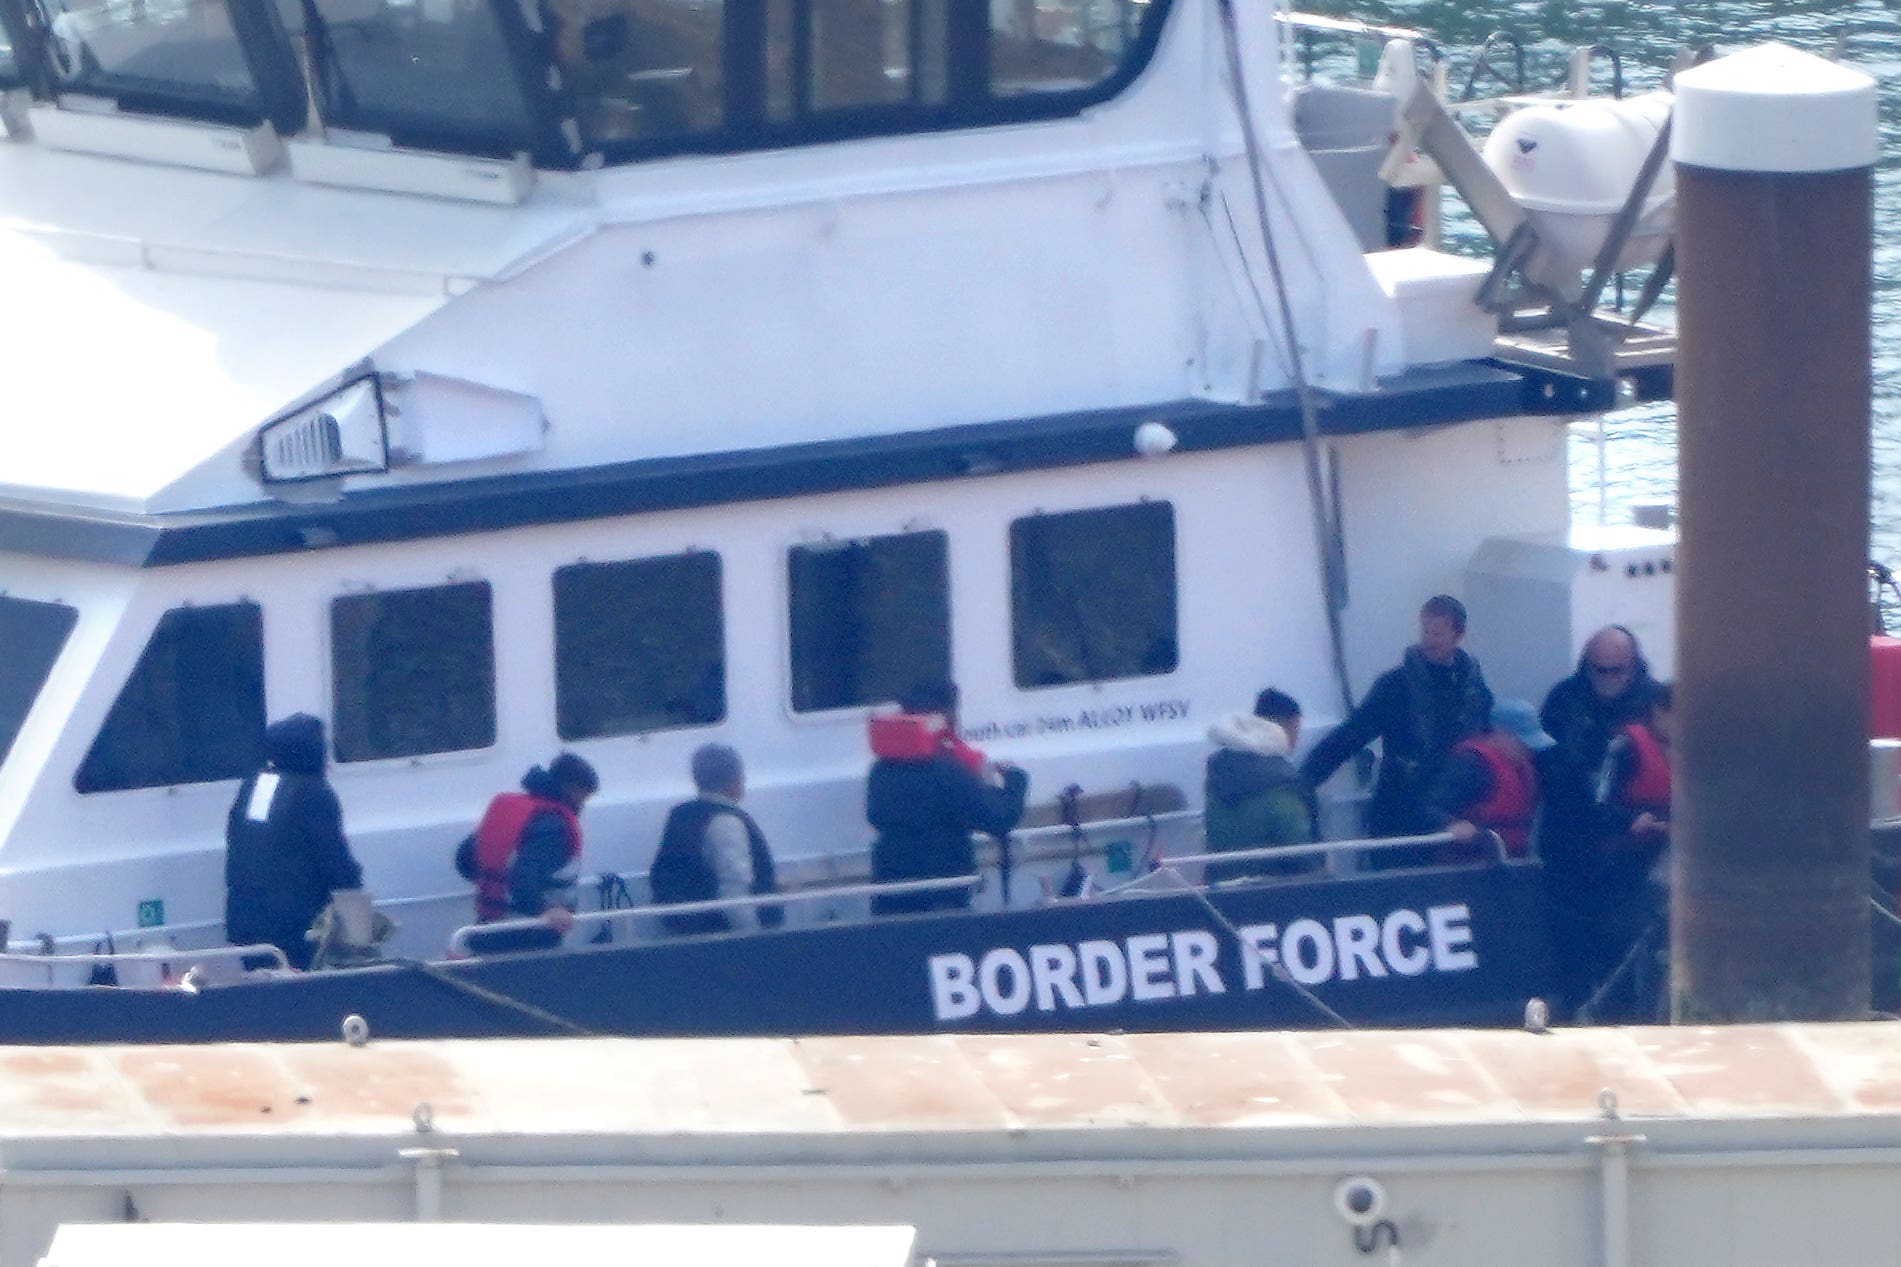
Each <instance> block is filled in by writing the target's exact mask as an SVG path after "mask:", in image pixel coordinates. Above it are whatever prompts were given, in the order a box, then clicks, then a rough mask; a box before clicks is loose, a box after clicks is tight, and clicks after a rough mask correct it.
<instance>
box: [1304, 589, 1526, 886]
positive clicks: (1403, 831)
mask: <svg viewBox="0 0 1901 1267" xmlns="http://www.w3.org/2000/svg"><path fill="white" fill-rule="evenodd" d="M1464 637H1465V605H1464V604H1463V603H1461V602H1460V601H1459V600H1458V599H1456V598H1453V597H1451V596H1450V595H1447V594H1437V595H1434V596H1433V597H1432V598H1429V599H1427V600H1426V603H1425V606H1423V607H1421V608H1420V609H1419V642H1418V644H1417V645H1415V646H1411V647H1408V648H1406V654H1405V657H1404V658H1403V659H1402V660H1401V662H1400V664H1399V667H1398V668H1394V669H1388V670H1387V671H1386V672H1385V673H1382V674H1380V676H1379V677H1378V678H1377V679H1376V680H1375V681H1374V683H1373V689H1372V690H1370V691H1368V692H1367V693H1366V697H1365V698H1364V699H1362V700H1361V701H1360V706H1359V707H1358V708H1356V709H1354V710H1353V712H1352V713H1351V714H1349V715H1348V717H1347V719H1346V720H1345V721H1343V722H1341V723H1340V724H1339V725H1338V726H1336V727H1335V728H1334V730H1333V732H1332V733H1331V734H1329V735H1328V736H1327V737H1326V738H1325V739H1322V740H1321V741H1320V742H1319V743H1318V744H1316V745H1315V746H1314V750H1313V751H1312V752H1310V753H1308V754H1307V759H1306V760H1305V761H1303V762H1301V765H1300V772H1301V774H1302V776H1304V777H1305V778H1306V780H1307V784H1308V786H1309V787H1314V788H1318V787H1319V786H1320V785H1321V784H1322V783H1324V782H1326V781H1327V778H1328V776H1330V775H1331V774H1332V773H1333V772H1334V771H1335V770H1337V769H1339V768H1340V766H1341V765H1342V764H1343V763H1344V762H1345V761H1346V760H1347V758H1349V757H1351V756H1352V755H1353V754H1354V753H1356V752H1358V751H1359V750H1360V749H1362V748H1364V747H1366V746H1367V745H1368V744H1370V743H1372V742H1373V741H1374V740H1375V739H1378V740H1379V741H1380V771H1379V777H1378V779H1377V780H1376V781H1375V782H1374V784H1373V799H1372V803H1371V804H1369V805H1368V806H1367V823H1366V826H1367V830H1368V831H1369V832H1370V833H1371V834H1372V835H1375V836H1412V835H1423V834H1425V833H1428V832H1430V831H1432V830H1433V829H1434V828H1433V820H1432V818H1431V816H1430V815H1429V814H1428V813H1427V812H1426V809H1425V798H1426V793H1427V791H1428V789H1430V788H1431V787H1432V785H1433V781H1434V780H1435V779H1437V778H1438V776H1439V771H1440V768H1441V767H1442V766H1443V765H1444V764H1445V760H1446V754H1447V753H1449V752H1451V751H1452V746H1453V745H1454V744H1456V743H1458V742H1459V741H1460V740H1461V739H1464V738H1466V737H1467V736H1469V735H1476V734H1479V733H1481V732H1482V731H1484V730H1485V729H1486V728H1487V726H1488V725H1489V724H1490V719H1491V716H1492V691H1491V688H1490V687H1488V686H1486V685H1485V674H1484V673H1483V672H1482V671H1481V670H1480V669H1479V662H1478V661H1477V660H1475V659H1473V658H1472V657H1471V656H1470V655H1467V654H1466V653H1465V652H1464V651H1463V650H1461V649H1460V647H1459V640H1460V639H1462V638H1464ZM1388 861H1389V863H1390V862H1391V861H1394V860H1391V859H1389V860H1388Z"/></svg>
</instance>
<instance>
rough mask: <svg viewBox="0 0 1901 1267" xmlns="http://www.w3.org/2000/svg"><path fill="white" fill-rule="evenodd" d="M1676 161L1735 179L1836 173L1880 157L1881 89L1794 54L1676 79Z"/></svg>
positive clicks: (1741, 58)
mask: <svg viewBox="0 0 1901 1267" xmlns="http://www.w3.org/2000/svg"><path fill="white" fill-rule="evenodd" d="M1676 93H1677V107H1676V118H1675V121H1674V122H1673V123H1672V124H1671V131H1670V157H1671V158H1672V159H1674V160H1675V161H1677V162H1679V163H1687V164H1689V165H1690V166H1692V167H1709V168H1714V169H1716V170H1718V171H1729V172H1838V171H1846V170H1850V169H1853V168H1858V167H1872V166H1873V165H1874V162H1875V159H1876V157H1877V156H1878V154H1879V152H1880V136H1879V133H1878V130H1877V120H1876V114H1875V81H1874V79H1873V77H1871V76H1869V75H1867V74H1864V73H1863V72H1861V71H1859V70H1853V69H1850V68H1849V67H1847V66H1842V65H1840V64H1838V63H1836V62H1831V61H1828V60H1826V59H1825V58H1821V57H1817V56H1815V55H1814V54H1813V53H1804V52H1802V51H1801V50H1800V49H1794V48H1790V47H1789V46H1788V45H1786V44H1763V45H1759V46H1758V47H1756V48H1750V49H1744V50H1743V51H1742V52H1740V53H1732V54H1730V55H1729V56H1728V57H1719V58H1717V59H1716V60H1715V61H1710V62H1705V63H1703V64H1702V65H1701V66H1693V67H1691V68H1690V69H1689V70H1686V71H1684V72H1682V73H1681V74H1679V75H1678V76H1677V81H1676Z"/></svg>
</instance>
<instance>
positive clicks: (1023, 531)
mask: <svg viewBox="0 0 1901 1267" xmlns="http://www.w3.org/2000/svg"><path fill="white" fill-rule="evenodd" d="M1010 616H1011V635H1012V639H1013V641H1014V644H1015V656H1014V659H1015V665H1016V684H1017V685H1018V686H1019V687H1025V688H1030V687H1039V686H1065V685H1067V684H1069V683H1071V682H1106V681H1111V680H1113V679H1116V678H1131V677H1149V676H1152V675H1155V674H1160V673H1171V672H1173V671H1174V669H1175V663H1176V628H1175V508H1174V507H1173V506H1171V505H1169V504H1168V503H1167V502H1139V503H1137V504H1135V505H1133V506H1108V507H1104V508H1102V509H1099V510H1076V511H1069V512H1066V513H1063V514H1056V515H1031V516H1029V517H1027V518H1024V519H1018V520H1016V521H1015V522H1014V523H1012V524H1011V525H1010Z"/></svg>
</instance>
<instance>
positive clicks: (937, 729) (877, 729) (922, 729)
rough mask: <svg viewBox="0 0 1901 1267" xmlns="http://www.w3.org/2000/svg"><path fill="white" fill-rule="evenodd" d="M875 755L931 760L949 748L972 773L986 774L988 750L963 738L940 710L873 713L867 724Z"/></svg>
mask: <svg viewBox="0 0 1901 1267" xmlns="http://www.w3.org/2000/svg"><path fill="white" fill-rule="evenodd" d="M867 731H868V734H869V736H870V739H871V755H872V756H874V757H878V758H880V759H881V760H885V761H929V760H930V759H931V758H932V757H935V756H936V755H937V754H938V753H940V752H948V753H949V754H950V755H951V756H953V757H955V758H957V763H958V764H959V765H961V766H963V767H964V768H965V769H966V770H969V771H970V772H971V773H972V774H979V775H980V774H982V773H983V769H984V754H983V753H981V752H979V751H977V749H975V748H973V747H971V746H970V745H969V744H967V743H965V742H964V741H963V740H961V739H959V738H958V737H957V735H956V733H955V732H953V731H952V730H951V728H950V726H949V725H948V724H946V722H945V721H944V719H943V718H942V717H940V716H939V715H938V714H936V713H896V714H893V715H890V716H886V717H873V718H872V719H871V721H870V724H869V726H868V727H867Z"/></svg>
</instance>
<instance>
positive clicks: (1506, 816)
mask: <svg viewBox="0 0 1901 1267" xmlns="http://www.w3.org/2000/svg"><path fill="white" fill-rule="evenodd" d="M1455 750H1457V751H1463V752H1470V753H1474V754H1476V755H1477V756H1478V758H1479V760H1481V761H1483V762H1484V763H1485V768H1486V770H1487V772H1489V773H1490V774H1491V776H1492V788H1491V791H1489V792H1487V793H1486V794H1485V799H1484V800H1482V801H1480V802H1479V803H1478V804H1476V805H1473V806H1470V807H1469V808H1467V810H1466V811H1465V817H1466V821H1467V822H1470V823H1472V824H1473V825H1474V826H1477V827H1483V828H1485V829H1486V830H1487V831H1495V832H1497V833H1498V836H1499V839H1500V840H1503V841H1504V842H1505V851H1506V852H1507V853H1509V854H1511V855H1512V857H1514V858H1522V857H1524V856H1525V853H1526V852H1527V851H1528V850H1529V849H1530V848H1531V820H1532V815H1533V814H1534V813H1535V812H1536V811H1537V808H1538V774H1537V772H1536V771H1535V770H1533V769H1532V766H1531V763H1530V762H1529V761H1517V760H1513V759H1512V758H1511V757H1508V756H1506V755H1505V754H1504V753H1502V752H1500V751H1499V750H1498V749H1497V748H1495V747H1494V746H1493V745H1492V744H1491V743H1490V742H1489V741H1488V740H1486V739H1485V738H1484V737H1482V736H1474V737H1473V738H1471V739H1466V740H1463V741H1461V742H1460V743H1458V744H1457V745H1455Z"/></svg>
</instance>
